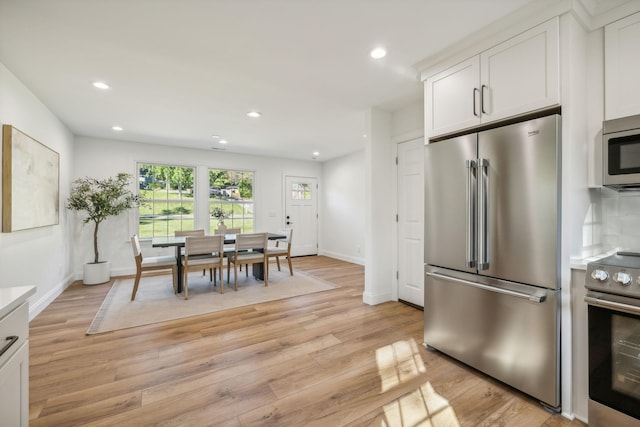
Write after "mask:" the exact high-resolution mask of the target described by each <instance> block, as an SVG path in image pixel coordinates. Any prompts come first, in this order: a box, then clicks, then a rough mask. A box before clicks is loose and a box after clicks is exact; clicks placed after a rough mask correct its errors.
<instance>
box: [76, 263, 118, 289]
mask: <svg viewBox="0 0 640 427" xmlns="http://www.w3.org/2000/svg"><path fill="white" fill-rule="evenodd" d="M110 278H111V263H110V262H109V261H103V262H98V263H87V264H85V265H84V272H83V275H82V283H84V284H85V285H98V284H100V283H106V282H108V281H109V279H110Z"/></svg>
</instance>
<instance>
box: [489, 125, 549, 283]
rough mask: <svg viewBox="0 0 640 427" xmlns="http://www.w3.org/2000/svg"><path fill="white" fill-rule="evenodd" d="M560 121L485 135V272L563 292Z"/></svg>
mask: <svg viewBox="0 0 640 427" xmlns="http://www.w3.org/2000/svg"><path fill="white" fill-rule="evenodd" d="M559 121H560V117H559V116H556V115H554V116H547V117H543V118H539V119H535V120H530V121H527V122H523V123H517V124H514V125H510V126H505V127H501V128H496V129H492V130H488V131H485V132H481V133H480V134H479V136H478V157H479V158H480V159H481V160H480V162H482V161H483V160H484V161H485V163H486V165H484V167H483V166H482V165H481V166H479V169H478V174H480V173H482V174H483V175H484V176H483V177H482V179H480V180H479V182H480V184H481V185H483V184H484V186H485V188H484V192H486V200H487V213H486V216H487V225H486V228H487V237H486V240H487V249H486V252H487V256H486V257H487V262H486V265H484V264H483V263H482V261H480V263H481V264H483V265H480V266H479V267H478V270H479V274H482V275H487V276H491V277H499V278H501V279H505V280H510V281H515V282H520V283H525V284H531V285H535V286H542V287H545V288H550V289H558V288H559V280H558V278H559V270H558V266H559V260H558V249H557V248H558V247H559V236H560V230H559V226H558V224H559V222H558V218H559V193H560V180H559V177H560V170H559V169H560V164H561V163H560V144H559V142H558V141H559V132H560V126H559ZM479 193H480V194H482V193H483V191H479ZM480 197H481V196H480ZM480 207H481V205H480ZM479 228H480V229H482V225H480V226H479ZM480 244H482V242H480Z"/></svg>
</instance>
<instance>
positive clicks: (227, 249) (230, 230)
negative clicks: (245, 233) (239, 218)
mask: <svg viewBox="0 0 640 427" xmlns="http://www.w3.org/2000/svg"><path fill="white" fill-rule="evenodd" d="M214 233H215V234H223V235H224V234H240V233H242V228H227V227H219V228H216V229H215V230H214ZM235 250H236V245H235V244H234V243H230V244H228V245H224V255H225V256H227V255H228V254H230V253H232V252H233V251H235ZM240 271H242V265H240Z"/></svg>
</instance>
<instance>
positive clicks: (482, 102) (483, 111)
mask: <svg viewBox="0 0 640 427" xmlns="http://www.w3.org/2000/svg"><path fill="white" fill-rule="evenodd" d="M487 88H488V86H487V85H482V86H481V90H480V111H482V114H487V112H486V110H485V109H484V90H485V89H487Z"/></svg>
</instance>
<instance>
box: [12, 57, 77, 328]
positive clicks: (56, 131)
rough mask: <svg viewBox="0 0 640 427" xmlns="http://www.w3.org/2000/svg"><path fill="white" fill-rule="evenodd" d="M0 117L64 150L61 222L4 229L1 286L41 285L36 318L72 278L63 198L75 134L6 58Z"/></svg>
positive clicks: (33, 307)
mask: <svg viewBox="0 0 640 427" xmlns="http://www.w3.org/2000/svg"><path fill="white" fill-rule="evenodd" d="M0 122H1V123H2V124H9V125H12V126H14V127H15V128H17V129H20V130H21V131H22V132H24V133H26V134H28V135H29V136H31V137H32V138H34V139H36V140H38V141H39V142H41V143H42V144H44V145H46V146H47V147H49V148H51V149H52V150H54V151H57V152H58V154H60V205H59V211H60V221H59V225H53V226H49V227H41V228H35V229H31V230H22V231H15V232H12V233H1V234H0V287H3V288H6V287H11V286H27V285H35V286H37V292H36V294H35V295H33V296H32V297H31V298H30V299H29V303H30V310H29V311H30V318H33V317H34V316H35V315H37V313H39V312H40V311H42V310H43V309H44V308H45V307H46V306H47V305H48V304H49V303H50V302H51V301H52V300H53V299H54V298H55V297H56V296H58V295H59V294H60V293H61V292H62V291H63V290H64V288H65V287H66V286H68V285H69V284H70V283H71V280H72V278H71V264H70V259H71V258H70V247H71V246H72V243H71V240H70V237H69V232H68V230H69V226H68V225H67V224H68V222H67V212H66V211H65V208H64V201H65V200H66V198H67V196H68V194H69V182H70V177H71V172H72V167H73V155H74V153H73V135H72V134H71V132H69V130H68V129H67V128H66V127H65V126H64V125H63V124H62V123H61V122H60V120H58V119H57V118H56V117H55V116H54V115H53V114H52V113H51V112H50V111H49V110H48V109H47V107H45V106H44V105H43V104H42V102H40V101H39V100H38V99H37V98H36V97H35V96H34V95H33V94H32V93H31V92H30V91H29V89H27V88H26V87H25V86H24V85H23V84H22V83H21V82H20V81H19V80H18V79H17V78H16V77H15V76H14V75H13V74H12V73H11V72H10V71H9V70H8V69H7V68H6V67H5V66H4V65H2V64H0ZM0 203H1V202H0Z"/></svg>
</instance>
